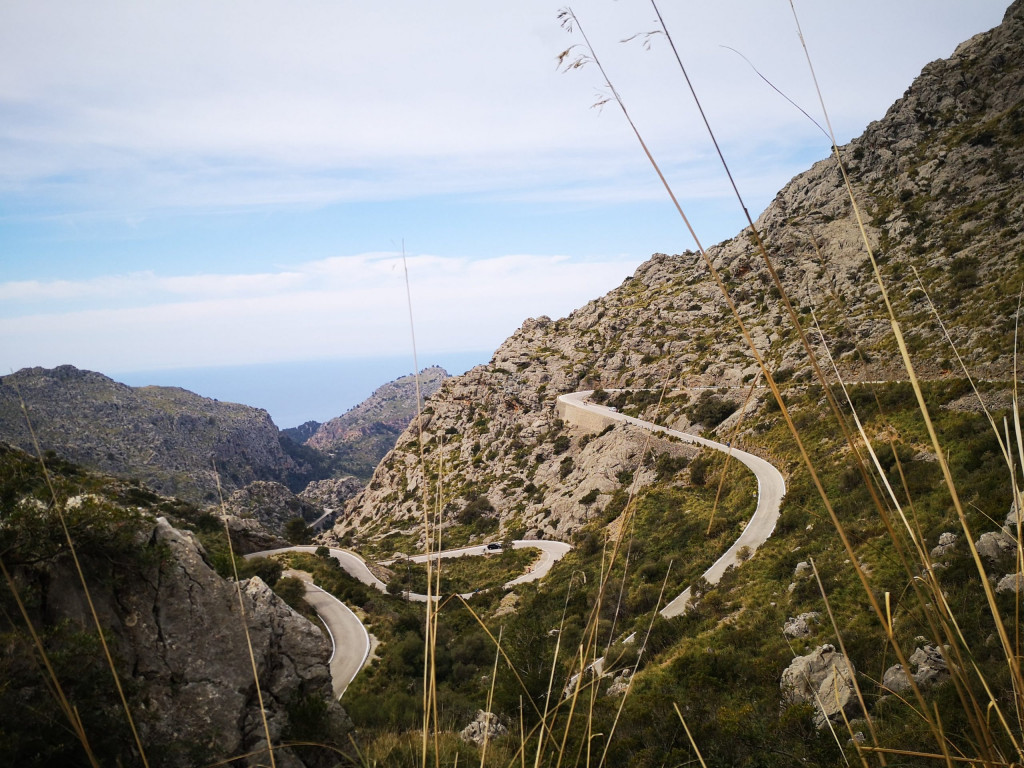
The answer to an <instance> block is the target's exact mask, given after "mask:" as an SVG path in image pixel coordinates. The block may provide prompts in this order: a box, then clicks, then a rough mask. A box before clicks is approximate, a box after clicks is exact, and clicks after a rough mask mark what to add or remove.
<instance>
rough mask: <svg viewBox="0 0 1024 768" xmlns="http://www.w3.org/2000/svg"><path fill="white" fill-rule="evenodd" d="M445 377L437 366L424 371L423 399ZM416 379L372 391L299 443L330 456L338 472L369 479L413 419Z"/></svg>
mask: <svg viewBox="0 0 1024 768" xmlns="http://www.w3.org/2000/svg"><path fill="white" fill-rule="evenodd" d="M447 378H448V373H447V372H446V371H445V370H444V368H441V367H439V366H432V367H430V368H424V369H423V370H422V371H420V374H419V387H420V393H421V396H422V397H424V398H427V397H429V396H430V395H432V394H434V393H435V392H436V391H437V390H438V388H440V386H441V383H442V382H443V381H444V380H445V379H447ZM416 406H417V403H416V376H415V375H412V374H410V375H409V376H402V377H401V378H399V379H395V380H394V381H392V382H388V383H387V384H384V385H382V386H380V387H378V388H377V389H376V390H374V392H373V394H372V395H370V396H369V397H368V398H366V400H364V401H363V402H361V403H359V405H356V406H354V407H353V408H351V409H349V410H348V411H347V412H346V413H344V414H343V415H341V416H338V417H337V418H334V419H331V420H330V421H328V422H326V423H324V424H320V425H318V426H317V428H316V430H315V431H314V432H313V433H312V434H311V435H309V437H308V438H307V439H305V440H303V441H301V442H304V443H305V444H306V445H308V446H310V447H311V448H315V449H317V450H318V451H321V452H323V453H326V454H329V455H331V456H332V460H333V464H334V465H335V466H336V467H337V469H338V472H339V473H341V472H344V473H348V474H352V475H355V476H356V477H358V478H361V479H362V480H364V481H365V480H367V479H369V477H370V475H371V474H372V473H373V470H374V468H375V467H376V466H377V464H378V463H379V462H380V460H381V459H382V458H384V456H385V454H387V452H388V451H390V450H391V449H392V448H393V447H394V445H395V440H397V439H398V436H399V435H400V434H401V433H402V432H403V431H404V430H405V428H406V427H408V426H409V422H410V421H412V419H413V417H414V416H415V415H416ZM310 426H312V425H310V424H303V425H302V426H301V427H297V428H296V429H297V430H299V432H297V433H296V436H295V437H293V438H292V439H297V438H299V437H301V435H302V434H303V433H302V430H305V431H307V432H308V431H309V427H310Z"/></svg>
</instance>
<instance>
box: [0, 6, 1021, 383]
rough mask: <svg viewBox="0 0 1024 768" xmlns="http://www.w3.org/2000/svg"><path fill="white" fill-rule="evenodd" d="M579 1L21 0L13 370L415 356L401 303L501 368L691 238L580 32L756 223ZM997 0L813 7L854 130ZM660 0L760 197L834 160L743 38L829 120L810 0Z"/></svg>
mask: <svg viewBox="0 0 1024 768" xmlns="http://www.w3.org/2000/svg"><path fill="white" fill-rule="evenodd" d="M563 5H564V2H547V1H546V0H517V1H516V2H506V3H496V2H490V3H479V2H469V1H468V0H463V1H454V0H436V2H431V3H424V2H412V1H411V0H396V2H389V3H365V2H355V1H354V0H331V1H330V2H328V1H327V0H303V1H301V2H284V0H247V1H246V2H241V0H234V1H232V0H222V1H221V2H213V3H211V2H209V1H208V0H201V1H200V0H175V2H170V1H169V0H167V1H164V0H154V2H147V3H138V2H134V1H133V0H124V1H120V2H118V1H113V0H94V1H93V2H89V3H81V2H77V1H73V0H53V1H52V2H33V3H21V2H14V1H13V0H6V1H3V0H0V371H2V372H3V373H7V372H10V371H14V370H18V369H20V368H22V367H26V366H46V367H51V366H55V365H60V364H65V363H69V364H73V365H76V366H78V367H81V368H89V369H92V370H98V371H101V372H104V373H107V374H109V375H115V376H116V374H117V373H118V372H128V371H131V372H140V371H142V372H152V374H151V378H152V379H153V381H152V382H151V383H163V379H161V376H162V375H163V374H162V373H161V372H172V371H174V370H181V369H190V370H195V369H202V368H205V367H215V366H242V365H264V364H284V363H299V362H303V361H325V360H345V359H351V360H356V359H360V360H362V359H366V358H373V357H391V358H394V357H396V356H402V355H409V358H410V360H411V350H412V341H411V338H412V333H411V331H410V307H411V310H412V311H411V316H412V323H413V327H414V328H415V338H416V344H417V347H418V350H419V359H420V362H421V363H424V364H425V363H429V362H430V357H431V355H434V356H440V355H466V354H467V353H477V354H479V355H480V358H481V361H483V360H486V359H487V357H489V355H490V353H491V352H492V351H493V350H494V349H495V348H496V347H497V346H498V345H500V344H501V342H502V341H503V340H504V339H505V338H506V337H507V336H509V335H510V334H511V333H512V332H514V331H515V329H516V328H518V327H519V326H520V325H521V324H522V322H523V320H524V319H526V318H528V317H534V316H538V315H542V314H544V315H549V316H551V317H560V316H564V315H566V314H568V313H569V312H570V311H571V310H573V309H574V308H576V307H578V306H581V305H583V304H585V303H586V302H587V301H588V300H590V299H593V298H596V297H598V296H600V295H603V294H604V293H606V292H607V291H609V290H611V289H612V288H614V287H615V286H617V285H618V284H620V283H621V282H622V280H623V279H624V278H626V277H628V276H629V275H630V274H632V273H633V271H634V270H635V269H636V267H637V266H638V265H639V264H640V263H642V262H643V261H644V260H646V259H647V258H648V257H649V256H650V255H651V254H652V253H655V252H668V253H679V252H681V251H683V250H685V249H687V248H692V247H693V246H694V243H693V242H692V240H691V239H690V238H689V235H688V234H687V233H686V230H685V229H684V228H683V226H682V223H681V221H680V220H679V218H678V216H677V215H676V214H675V212H674V210H673V209H672V208H671V204H670V202H669V200H668V198H667V196H666V194H665V192H664V191H663V189H662V188H661V187H660V185H659V182H658V180H657V178H656V177H655V175H654V173H653V171H652V170H651V168H650V166H649V165H648V164H647V161H646V159H645V158H644V156H643V154H642V152H641V150H640V148H639V145H638V144H637V141H636V139H635V137H634V136H633V134H632V132H631V131H630V129H629V127H628V125H627V124H626V123H625V121H624V120H623V117H622V114H621V112H620V111H619V110H618V109H617V107H616V106H615V105H614V104H611V103H608V104H604V105H603V106H601V107H597V108H595V107H594V105H595V103H596V102H598V101H600V100H602V99H603V98H604V97H605V96H606V95H607V89H606V87H605V84H604V82H603V80H602V77H601V75H600V73H599V71H598V69H597V68H596V67H595V66H593V64H592V63H591V64H590V65H587V66H583V67H580V68H577V69H573V70H571V71H568V72H564V71H560V69H559V67H558V66H557V57H558V54H559V53H561V52H562V51H563V50H565V49H566V48H568V47H570V46H573V45H578V44H580V43H582V38H581V36H580V34H579V28H582V30H583V31H584V32H585V33H586V34H587V37H588V38H589V40H590V42H591V44H592V46H593V49H594V51H595V52H596V54H597V56H598V58H599V59H600V60H601V62H602V63H603V64H604V65H605V67H606V70H607V72H608V75H609V77H610V78H611V80H612V82H613V84H614V85H615V87H616V89H617V91H618V92H619V94H620V95H621V96H622V98H623V99H624V100H625V102H626V105H627V107H628V108H629V110H630V112H631V114H632V116H633V117H634V119H635V121H636V123H637V125H638V127H639V129H640V130H641V132H642V133H643V135H644V137H645V139H646V140H647V141H648V142H649V144H650V146H651V148H652V151H653V152H654V154H655V156H656V157H657V158H658V160H659V162H660V163H661V164H662V165H663V167H664V169H665V171H666V175H667V176H668V178H669V181H670V182H671V184H672V186H673V188H674V189H675V191H676V193H677V194H678V196H679V198H680V200H681V202H682V204H683V206H684V208H685V209H686V210H687V213H688V215H690V217H691V219H692V220H693V221H694V224H695V226H696V229H697V233H698V235H699V237H700V238H701V240H702V242H704V244H706V245H710V244H713V243H715V242H718V241H721V240H723V239H726V238H728V237H731V236H732V235H734V234H736V233H737V232H738V231H739V230H740V229H741V228H742V226H743V221H742V219H741V215H740V214H741V212H740V209H739V208H738V206H737V205H736V203H735V202H734V200H733V199H732V198H731V197H730V191H729V189H728V187H727V183H726V181H725V179H724V177H723V174H722V173H721V171H720V168H719V166H718V165H717V159H716V158H715V157H714V156H713V152H712V149H711V146H710V144H709V141H708V139H707V137H706V134H705V133H704V129H703V126H702V124H701V123H700V122H699V120H698V118H697V115H696V112H695V109H694V107H693V104H692V100H691V99H690V97H689V95H688V93H687V92H686V90H685V84H684V82H683V80H682V78H681V75H680V73H679V70H678V69H677V68H676V67H675V65H674V60H673V59H672V58H671V51H670V49H669V47H668V45H667V43H666V40H665V38H664V36H663V35H655V36H647V35H646V34H645V33H648V32H650V31H652V30H655V29H656V28H657V24H656V22H655V13H654V10H653V7H652V6H651V5H650V4H649V3H647V2H637V1H635V0H618V1H617V2H613V1H612V0H583V1H582V2H579V3H577V4H575V5H574V6H573V11H574V13H575V15H576V17H577V20H578V28H577V29H576V31H575V33H573V34H570V33H569V32H567V31H565V30H564V29H562V27H561V26H560V24H559V21H558V18H557V14H558V12H559V10H560V9H561V8H562V7H563ZM1005 5H1006V3H1005V1H1003V2H992V1H991V0H972V1H971V2H963V1H962V0H885V1H884V2H882V1H881V0H861V1H860V2H858V3H856V4H852V3H849V2H842V3H840V2H837V1H835V0H814V2H807V0H803V2H797V3H796V9H797V12H798V13H799V14H800V24H801V28H802V30H803V35H804V39H805V40H806V43H807V46H808V49H809V52H810V56H811V58H812V61H813V64H814V67H815V71H816V73H817V75H818V78H819V81H820V83H821V87H822V90H823V94H824V99H825V101H826V104H827V106H828V108H829V114H830V117H831V119H832V123H833V125H834V127H835V130H836V133H837V137H838V140H839V142H840V143H843V142H846V141H848V140H849V139H851V138H853V137H854V136H856V135H858V134H859V133H860V132H861V131H862V130H863V129H864V127H865V126H866V125H867V123H868V122H870V121H871V120H873V119H877V118H880V117H881V116H882V115H883V114H884V112H885V110H886V109H887V108H888V106H889V105H890V104H891V103H892V102H893V101H894V100H895V99H896V98H898V97H899V96H900V95H901V94H902V93H903V91H904V90H905V89H906V87H907V86H908V85H909V84H910V82H911V80H912V79H913V77H914V76H915V75H916V74H917V73H918V72H919V71H920V69H921V67H922V66H923V65H924V64H926V63H927V62H929V61H931V60H934V59H936V58H940V57H946V56H949V55H950V54H951V53H952V51H953V50H954V48H955V47H956V45H957V44H958V43H959V42H961V41H962V40H964V39H966V38H968V37H970V36H971V35H974V34H976V33H978V32H981V31H984V30H986V29H989V28H991V27H992V26H994V25H995V24H997V23H998V22H999V21H1000V19H1001V18H1002V14H1003V11H1004V10H1005ZM661 11H662V12H663V14H664V17H665V21H666V24H667V26H668V29H669V31H670V33H671V34H672V36H673V39H674V40H675V43H676V45H677V47H678V48H679V50H680V53H681V55H682V57H683V60H684V63H685V64H686V66H687V68H688V71H689V74H690V76H691V78H692V79H693V82H694V85H695V87H696V89H697V92H698V95H699V96H700V97H701V98H702V100H703V104H704V107H705V109H706V111H707V114H708V117H709V119H710V121H711V124H712V126H713V127H714V128H715V130H716V132H717V135H718V137H719V139H720V141H721V142H722V144H723V148H724V150H725V153H726V157H727V159H728V160H729V161H730V163H731V166H732V168H733V170H734V172H735V173H736V175H737V179H738V182H739V185H740V189H741V191H742V192H743V193H744V195H745V196H746V199H747V204H748V207H749V208H750V209H751V211H752V212H757V211H760V210H762V209H763V208H764V206H765V205H767V203H768V202H770V200H771V199H772V197H773V196H774V194H775V193H776V192H777V191H778V190H779V189H780V188H781V187H782V186H783V185H784V184H785V183H786V182H787V181H788V180H789V179H790V178H791V177H792V176H794V175H796V174H797V173H799V172H800V171H802V170H804V169H805V168H807V167H808V166H809V165H810V164H811V163H812V162H814V161H816V160H818V159H821V158H824V157H825V156H827V154H828V152H829V142H828V140H827V139H826V138H825V137H824V136H823V135H822V134H821V133H820V132H819V131H818V129H817V128H816V127H815V126H814V125H813V124H812V123H811V122H810V121H809V120H808V119H807V118H806V117H804V116H803V115H802V114H801V113H800V112H799V111H798V110H796V109H795V108H794V107H793V106H791V105H790V104H789V103H788V102H787V101H785V100H784V99H782V98H781V97H780V96H779V95H778V94H777V93H776V92H775V91H774V90H772V89H771V88H770V87H769V86H767V85H766V84H765V83H764V81H763V80H762V79H761V78H760V77H759V76H758V74H757V73H756V72H755V71H754V70H753V69H752V68H751V66H750V64H748V63H747V61H746V60H745V59H744V58H743V57H745V58H746V59H749V61H750V62H751V63H752V64H753V65H754V66H756V67H757V68H758V70H760V72H761V73H762V74H763V75H764V76H765V77H766V78H768V79H769V80H771V81H772V83H773V84H774V85H775V86H777V87H778V88H779V89H780V90H782V91H784V92H785V93H786V94H787V96H789V97H790V98H791V99H793V100H794V101H796V102H797V103H799V104H800V106H802V107H803V108H804V109H806V110H807V111H808V112H810V113H811V114H812V115H814V116H816V118H817V119H818V120H819V121H821V117H820V115H821V108H820V106H819V104H818V101H817V97H816V95H815V92H814V89H813V83H812V81H811V79H810V76H809V70H808V67H807V62H806V60H805V58H804V53H803V50H802V49H801V47H800V40H799V37H798V35H797V31H796V26H795V23H794V19H793V13H792V11H791V7H790V3H789V2H788V0H743V1H740V0H717V1H716V2H713V3H712V2H699V3H698V2H682V1H681V0H677V1H676V2H671V3H669V2H664V3H663V7H661ZM627 38H632V39H628V40H627ZM623 41H625V42H623ZM582 52H584V49H582V48H576V49H574V51H572V52H571V53H570V54H569V56H568V58H567V59H566V61H573V60H574V59H575V57H576V56H577V55H578V54H580V53H582ZM740 54H742V56H741V55H740ZM403 253H404V258H403ZM411 368H412V365H411V364H410V365H409V370H411ZM171 378H172V377H171V376H170V373H167V375H166V376H164V379H166V380H167V381H168V382H171Z"/></svg>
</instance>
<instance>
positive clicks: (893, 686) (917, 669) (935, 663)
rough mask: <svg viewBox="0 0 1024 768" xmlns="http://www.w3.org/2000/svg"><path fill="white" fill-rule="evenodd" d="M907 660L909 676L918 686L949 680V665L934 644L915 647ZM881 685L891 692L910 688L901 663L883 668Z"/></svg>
mask: <svg viewBox="0 0 1024 768" xmlns="http://www.w3.org/2000/svg"><path fill="white" fill-rule="evenodd" d="M908 661H909V662H910V666H911V673H910V677H912V678H913V680H914V682H915V683H916V684H917V686H918V687H919V688H931V687H932V686H935V685H939V684H940V683H944V682H945V681H946V680H949V666H948V665H947V664H946V660H945V659H944V658H943V656H942V653H941V651H939V648H938V646H936V645H933V644H928V645H924V646H919V647H917V648H915V649H914V653H913V654H912V655H911V657H910V658H909V659H908ZM882 687H883V688H885V689H887V690H890V691H892V692H893V693H903V692H904V691H907V690H909V689H910V680H909V679H908V677H907V673H906V671H905V670H904V669H903V665H902V664H893V665H892V666H891V667H889V668H888V669H887V670H885V674H884V675H882Z"/></svg>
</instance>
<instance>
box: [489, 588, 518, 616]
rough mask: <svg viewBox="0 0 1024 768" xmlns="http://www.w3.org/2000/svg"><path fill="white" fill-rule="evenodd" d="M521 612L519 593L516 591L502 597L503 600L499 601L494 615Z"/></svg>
mask: <svg viewBox="0 0 1024 768" xmlns="http://www.w3.org/2000/svg"><path fill="white" fill-rule="evenodd" d="M518 612H519V595H517V594H516V593H515V592H509V593H508V594H507V595H505V596H504V597H502V598H501V602H499V603H498V608H497V609H496V610H495V611H494V617H495V618H498V617H499V616H508V615H509V614H512V613H518Z"/></svg>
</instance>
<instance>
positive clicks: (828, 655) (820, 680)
mask: <svg viewBox="0 0 1024 768" xmlns="http://www.w3.org/2000/svg"><path fill="white" fill-rule="evenodd" d="M853 674H854V670H853V667H852V665H851V664H850V662H849V660H848V659H847V658H846V657H845V656H843V654H841V653H840V652H839V651H837V650H836V649H835V648H834V647H833V646H832V645H822V646H819V647H818V648H816V649H815V650H814V651H812V652H811V653H809V654H807V655H806V656H798V657H797V658H795V659H793V662H792V663H791V664H790V665H789V666H788V667H787V668H786V670H785V671H784V672H783V673H782V682H781V683H780V688H781V689H782V695H783V698H784V699H785V700H786V701H787V702H790V703H794V704H795V703H809V704H812V705H814V707H815V709H816V710H817V711H816V714H815V717H814V722H815V724H816V725H817V726H818V727H819V728H821V727H824V725H825V723H826V721H828V720H832V719H836V718H838V717H839V716H840V713H841V712H845V713H846V715H847V716H848V717H852V716H854V715H856V714H857V712H858V711H859V705H858V703H857V698H856V695H855V691H854V687H853Z"/></svg>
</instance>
